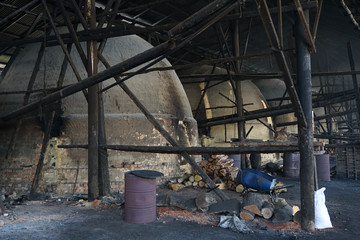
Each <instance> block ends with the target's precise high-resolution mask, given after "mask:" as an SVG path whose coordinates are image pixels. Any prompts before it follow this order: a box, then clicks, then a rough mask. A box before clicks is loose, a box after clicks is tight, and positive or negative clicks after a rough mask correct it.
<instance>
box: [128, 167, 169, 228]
mask: <svg viewBox="0 0 360 240" xmlns="http://www.w3.org/2000/svg"><path fill="white" fill-rule="evenodd" d="M160 176H162V173H160V172H157V171H151V170H137V171H131V172H127V173H125V221H126V222H130V223H148V222H153V221H155V220H156V177H160Z"/></svg>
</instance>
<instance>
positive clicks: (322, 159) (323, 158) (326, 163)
mask: <svg viewBox="0 0 360 240" xmlns="http://www.w3.org/2000/svg"><path fill="white" fill-rule="evenodd" d="M315 156H316V172H317V177H318V180H320V181H330V159H329V154H321V155H315Z"/></svg>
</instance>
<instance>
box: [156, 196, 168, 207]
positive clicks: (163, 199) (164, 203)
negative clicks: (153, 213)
mask: <svg viewBox="0 0 360 240" xmlns="http://www.w3.org/2000/svg"><path fill="white" fill-rule="evenodd" d="M156 206H157V207H168V206H170V196H169V195H167V194H157V195H156Z"/></svg>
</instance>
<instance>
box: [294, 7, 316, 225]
mask: <svg viewBox="0 0 360 240" xmlns="http://www.w3.org/2000/svg"><path fill="white" fill-rule="evenodd" d="M304 13H305V16H306V18H307V22H309V10H304ZM295 31H296V33H295V38H296V39H295V41H296V58H297V85H298V91H299V99H300V103H301V106H302V108H303V110H304V115H305V119H306V123H307V126H301V124H299V126H298V131H299V145H300V146H299V148H300V182H301V187H300V193H301V228H302V229H303V230H306V231H313V230H314V229H315V211H314V159H313V156H314V152H313V141H314V140H313V128H312V96H311V56H310V52H309V46H308V44H307V40H306V35H305V31H304V27H303V25H302V23H301V20H300V17H299V15H298V14H295Z"/></svg>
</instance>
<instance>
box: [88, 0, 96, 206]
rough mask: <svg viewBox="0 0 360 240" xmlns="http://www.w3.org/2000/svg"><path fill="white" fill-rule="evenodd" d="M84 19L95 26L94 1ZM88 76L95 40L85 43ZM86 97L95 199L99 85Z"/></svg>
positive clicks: (90, 182) (93, 61)
mask: <svg viewBox="0 0 360 240" xmlns="http://www.w3.org/2000/svg"><path fill="white" fill-rule="evenodd" d="M85 19H86V20H87V23H88V28H92V29H94V28H96V11H95V1H94V0H87V1H86V3H85ZM87 59H88V67H87V71H88V76H89V77H91V76H94V75H96V74H97V68H98V66H97V63H98V59H97V42H96V41H90V42H88V43H87ZM88 92H89V98H88V142H89V147H88V199H89V201H93V200H95V199H96V198H97V197H98V196H99V151H98V148H99V146H98V140H99V136H98V134H99V99H98V92H99V85H98V84H95V85H92V86H90V87H89V90H88Z"/></svg>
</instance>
